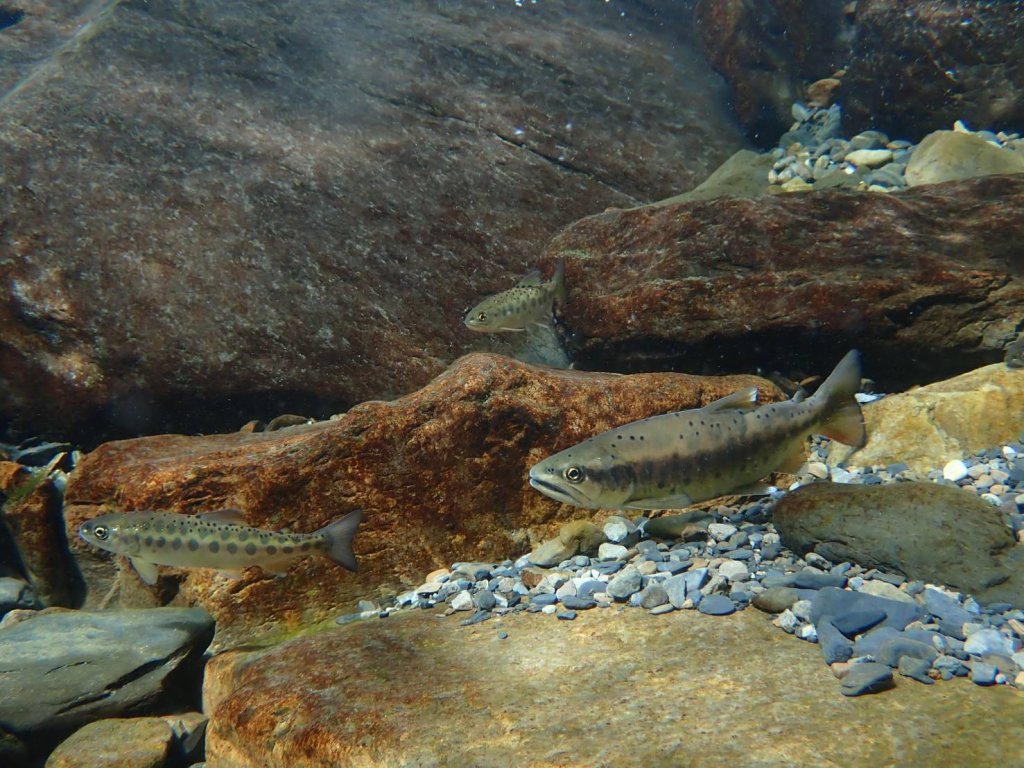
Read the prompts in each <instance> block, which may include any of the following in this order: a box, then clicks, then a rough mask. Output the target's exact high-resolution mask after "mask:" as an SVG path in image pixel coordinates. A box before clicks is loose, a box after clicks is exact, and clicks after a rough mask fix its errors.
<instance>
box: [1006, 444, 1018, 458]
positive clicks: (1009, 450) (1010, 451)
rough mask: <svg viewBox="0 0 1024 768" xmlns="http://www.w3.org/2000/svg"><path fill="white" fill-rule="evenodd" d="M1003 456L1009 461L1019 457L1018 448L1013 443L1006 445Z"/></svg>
mask: <svg viewBox="0 0 1024 768" xmlns="http://www.w3.org/2000/svg"><path fill="white" fill-rule="evenodd" d="M1003 458H1004V459H1006V460H1007V461H1013V460H1014V459H1016V458H1017V450H1016V449H1015V448H1014V447H1013V446H1012V445H1004V446H1003Z"/></svg>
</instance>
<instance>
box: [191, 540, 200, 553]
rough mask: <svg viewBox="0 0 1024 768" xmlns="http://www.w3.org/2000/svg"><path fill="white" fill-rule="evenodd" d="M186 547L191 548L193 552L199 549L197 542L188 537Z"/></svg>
mask: <svg viewBox="0 0 1024 768" xmlns="http://www.w3.org/2000/svg"><path fill="white" fill-rule="evenodd" d="M188 548H189V549H191V550H192V551H193V552H195V551H196V550H197V549H199V542H198V541H196V540H195V539H189V540H188Z"/></svg>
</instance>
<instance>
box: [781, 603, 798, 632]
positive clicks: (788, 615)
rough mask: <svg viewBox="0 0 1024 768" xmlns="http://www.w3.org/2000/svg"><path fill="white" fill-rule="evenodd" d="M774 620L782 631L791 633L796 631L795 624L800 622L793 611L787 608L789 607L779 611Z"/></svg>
mask: <svg viewBox="0 0 1024 768" xmlns="http://www.w3.org/2000/svg"><path fill="white" fill-rule="evenodd" d="M776 621H777V622H778V624H779V628H780V629H782V631H783V632H788V633H789V634H791V635H792V634H793V633H794V632H795V631H796V628H797V626H798V625H799V624H800V619H798V618H797V617H796V616H795V615H794V614H793V612H792V611H791V610H789V608H787V609H786V610H784V611H783V612H782V613H780V614H779V618H778V619H776Z"/></svg>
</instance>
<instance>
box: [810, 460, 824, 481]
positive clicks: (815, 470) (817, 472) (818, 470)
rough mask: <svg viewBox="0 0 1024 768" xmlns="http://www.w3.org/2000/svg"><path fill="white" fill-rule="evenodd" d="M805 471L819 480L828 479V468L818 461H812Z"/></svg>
mask: <svg viewBox="0 0 1024 768" xmlns="http://www.w3.org/2000/svg"><path fill="white" fill-rule="evenodd" d="M807 471H808V472H809V473H810V474H811V475H812V476H814V477H816V478H818V479H819V480H827V479H828V467H827V466H826V465H825V464H824V463H822V462H820V461H812V462H811V463H810V464H808V465H807Z"/></svg>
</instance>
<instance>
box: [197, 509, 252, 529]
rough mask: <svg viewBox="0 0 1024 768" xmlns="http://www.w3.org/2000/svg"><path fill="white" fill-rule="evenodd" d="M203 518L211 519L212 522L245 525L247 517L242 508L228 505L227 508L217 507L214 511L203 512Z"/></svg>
mask: <svg viewBox="0 0 1024 768" xmlns="http://www.w3.org/2000/svg"><path fill="white" fill-rule="evenodd" d="M196 517H201V518H202V519H203V520H209V521H210V522H212V523H232V524H234V525H245V524H246V522H245V518H244V517H243V516H242V510H240V509H235V508H234V507H228V508H225V509H217V510H214V511H213V512H203V514H201V515H196Z"/></svg>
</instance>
